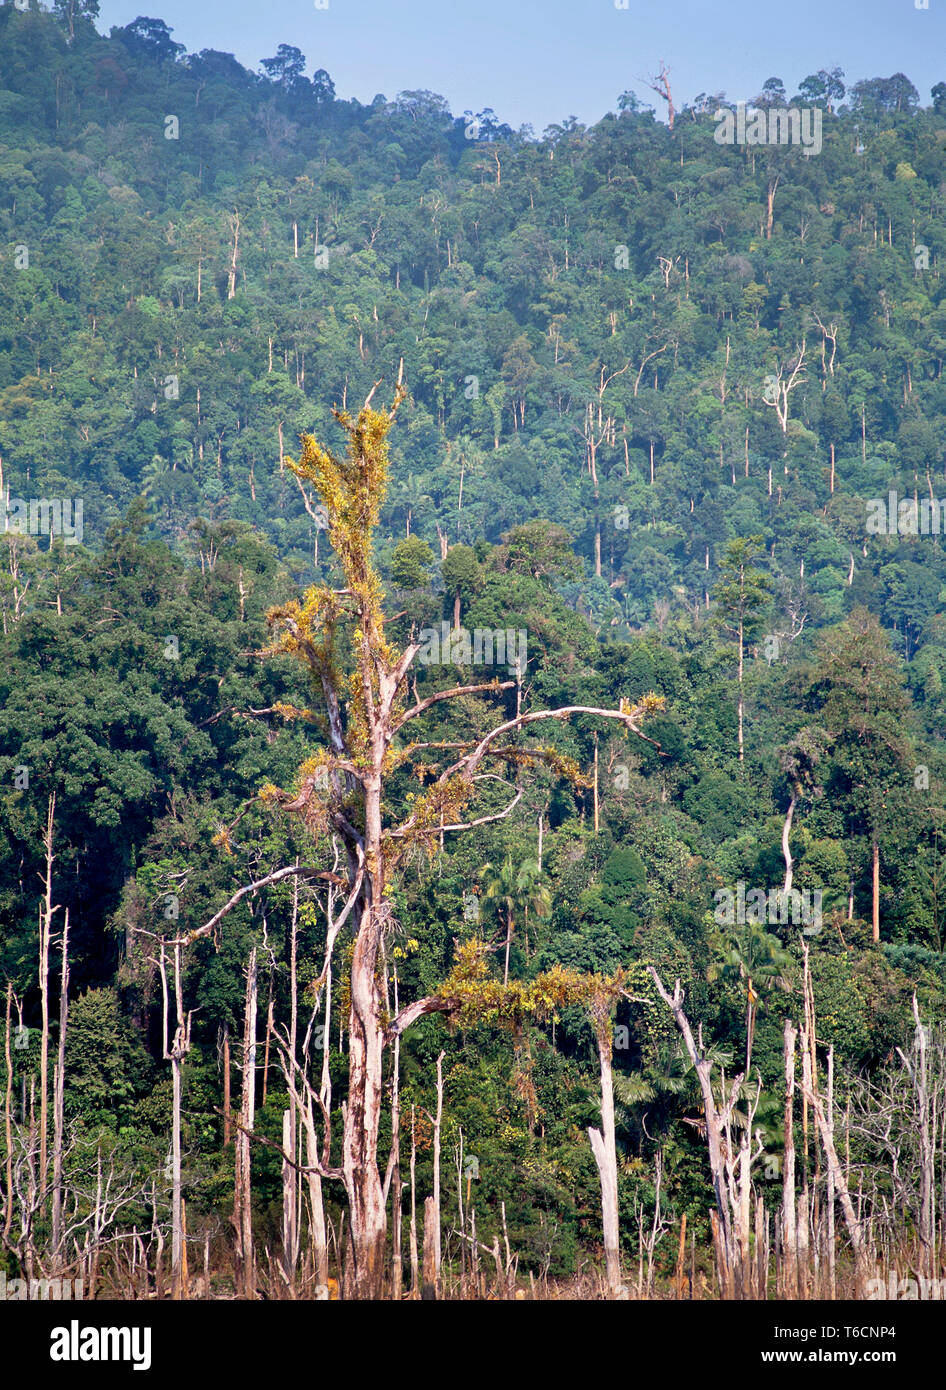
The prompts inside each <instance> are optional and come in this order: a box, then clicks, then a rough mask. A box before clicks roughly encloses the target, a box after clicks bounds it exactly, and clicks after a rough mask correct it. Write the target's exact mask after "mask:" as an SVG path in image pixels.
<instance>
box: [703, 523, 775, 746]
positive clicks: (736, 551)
mask: <svg viewBox="0 0 946 1390" xmlns="http://www.w3.org/2000/svg"><path fill="white" fill-rule="evenodd" d="M762 543H763V537H762V536H739V537H737V538H736V539H735V540H731V541H729V543H728V544H727V546H726V550H725V553H724V554H723V558H722V559H721V560H720V562H719V568H720V573H721V578H720V580H719V583H718V584H717V585H716V587H715V589H714V590H713V597H714V598H715V599H716V602H717V605H718V607H717V611H716V621H717V622H718V623H719V626H720V627H721V628H723V629H724V630H725V631H726V632H728V633H730V634H731V635H732V636H733V637H735V639H736V648H737V652H738V666H737V681H738V685H739V761H740V762H744V761H745V755H746V750H745V739H744V737H743V715H744V710H745V696H744V690H743V672H744V669H745V655H746V642H747V641H748V640H749V638H751V637H752V636H753V634H754V633H756V632H757V631H758V628H759V624H760V622H761V621H762V615H763V611H764V609H765V606H766V604H767V603H768V598H769V593H770V590H771V587H772V585H771V581H770V579H769V577H768V575H767V574H766V573H765V572H764V571H763V570H760V569H756V568H755V566H754V565H753V563H752V562H753V560H754V559H755V557H756V556H757V555H758V554H759V551H760V550H761V549H762Z"/></svg>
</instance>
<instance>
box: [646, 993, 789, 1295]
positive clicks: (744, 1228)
mask: <svg viewBox="0 0 946 1390" xmlns="http://www.w3.org/2000/svg"><path fill="white" fill-rule="evenodd" d="M650 973H651V975H652V977H653V980H654V984H655V985H656V987H657V993H658V994H659V995H660V997H661V999H662V1000H663V1001H664V1003H665V1004H666V1005H667V1007H668V1009H670V1011H671V1013H672V1014H673V1017H674V1021H675V1022H676V1025H677V1027H678V1028H679V1030H680V1032H681V1034H682V1036H683V1041H684V1045H685V1046H686V1050H687V1055H688V1056H689V1058H690V1061H691V1063H692V1064H693V1069H694V1071H695V1072H696V1076H697V1080H698V1081H699V1083H700V1092H701V1094H702V1098H703V1114H704V1117H705V1121H706V1143H707V1148H708V1151H709V1163H710V1175H711V1177H712V1182H713V1192H714V1195H715V1197H716V1211H715V1212H714V1213H713V1218H714V1219H713V1237H714V1244H715V1246H716V1256H717V1269H718V1273H719V1283H720V1289H721V1291H722V1294H723V1297H724V1298H746V1297H750V1298H751V1297H752V1296H753V1292H754V1291H755V1284H756V1271H755V1270H754V1268H753V1263H752V1261H751V1259H750V1236H751V1232H752V1167H753V1164H754V1163H756V1162H757V1160H758V1159H759V1158H761V1157H762V1153H763V1144H762V1138H761V1134H760V1133H759V1132H758V1131H757V1132H756V1133H755V1134H753V1131H752V1124H753V1121H754V1119H755V1114H756V1110H757V1108H758V1104H759V1098H760V1096H761V1094H762V1078H761V1076H760V1077H759V1081H758V1085H757V1088H756V1091H755V1095H754V1096H752V1097H750V1098H749V1109H748V1114H747V1115H746V1117H745V1118H744V1121H743V1123H742V1124H741V1125H737V1120H736V1115H735V1107H736V1103H737V1101H738V1100H739V1098H740V1096H741V1095H742V1093H743V1081H744V1077H743V1076H742V1075H741V1074H740V1075H738V1076H736V1077H735V1078H734V1079H733V1081H732V1082H730V1084H729V1087H728V1088H727V1086H726V1078H725V1076H722V1078H721V1086H722V1100H721V1102H720V1103H717V1099H716V1095H715V1094H714V1091H713V1079H712V1070H713V1064H712V1062H711V1061H710V1059H709V1058H708V1057H707V1056H706V1054H705V1051H704V1048H703V1030H702V1028H700V1030H699V1033H698V1037H697V1038H694V1037H693V1030H692V1028H691V1027H690V1021H689V1019H688V1018H687V1016H686V1014H685V1013H684V1010H683V990H682V988H681V986H680V981H679V980H677V981H676V983H675V985H674V989H673V994H672V995H671V994H670V993H668V991H667V990H666V989H665V988H664V984H663V981H662V980H661V978H660V976H659V975H658V974H657V971H656V970H655V969H654V967H653V966H651V967H650ZM737 1128H741V1130H742V1133H741V1135H740V1137H739V1139H738V1142H737V1141H736V1138H735V1134H734V1131H735V1130H736V1129H737ZM758 1234H759V1233H758V1231H757V1235H758ZM758 1292H759V1293H760V1294H761V1293H762V1290H761V1289H760V1290H758Z"/></svg>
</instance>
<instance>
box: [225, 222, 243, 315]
mask: <svg viewBox="0 0 946 1390" xmlns="http://www.w3.org/2000/svg"><path fill="white" fill-rule="evenodd" d="M228 220H229V223H230V231H231V234H232V236H233V247H232V249H231V251H230V266H229V269H228V272H227V299H234V298H235V297H236V273H237V260H238V258H239V254H240V214H239V213H238V212H236V211H234V213H233V215H232V217H230V218H229V219H228Z"/></svg>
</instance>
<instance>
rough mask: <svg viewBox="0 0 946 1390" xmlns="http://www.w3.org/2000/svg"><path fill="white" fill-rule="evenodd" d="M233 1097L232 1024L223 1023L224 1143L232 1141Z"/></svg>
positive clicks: (225, 1144)
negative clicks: (231, 1094) (231, 1085)
mask: <svg viewBox="0 0 946 1390" xmlns="http://www.w3.org/2000/svg"><path fill="white" fill-rule="evenodd" d="M232 1105H233V1102H232V1099H231V1096H230V1025H229V1024H228V1023H225V1024H224V1025H223V1145H224V1148H226V1146H227V1145H228V1144H229V1142H230V1129H231V1126H232V1122H233V1115H232V1113H231V1111H232Z"/></svg>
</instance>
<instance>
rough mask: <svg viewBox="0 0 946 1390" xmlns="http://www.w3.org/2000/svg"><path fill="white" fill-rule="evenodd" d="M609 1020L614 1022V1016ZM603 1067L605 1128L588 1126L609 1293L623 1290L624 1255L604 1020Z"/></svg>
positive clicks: (601, 1036) (608, 1045)
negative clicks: (598, 1187) (598, 1188)
mask: <svg viewBox="0 0 946 1390" xmlns="http://www.w3.org/2000/svg"><path fill="white" fill-rule="evenodd" d="M607 1022H608V1023H610V1015H608V1018H607ZM595 1031H596V1033H597V1041H598V1061H599V1064H600V1067H601V1129H600V1130H599V1129H595V1128H594V1127H593V1126H591V1125H589V1127H588V1138H589V1139H590V1140H591V1149H592V1152H593V1154H594V1156H595V1163H596V1164H597V1165H598V1176H599V1177H600V1179H601V1221H602V1229H603V1232H604V1258H605V1268H606V1272H607V1280H608V1292H609V1293H610V1295H611V1297H612V1298H617V1297H618V1296H619V1295H620V1293H621V1258H620V1251H619V1233H618V1160H617V1150H616V1148H615V1143H614V1078H613V1074H612V1070H611V1034H610V1029H609V1030H608V1032H607V1033H605V1029H604V1023H603V1022H602V1023H601V1025H600V1026H599V1027H597V1028H596V1030H595Z"/></svg>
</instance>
